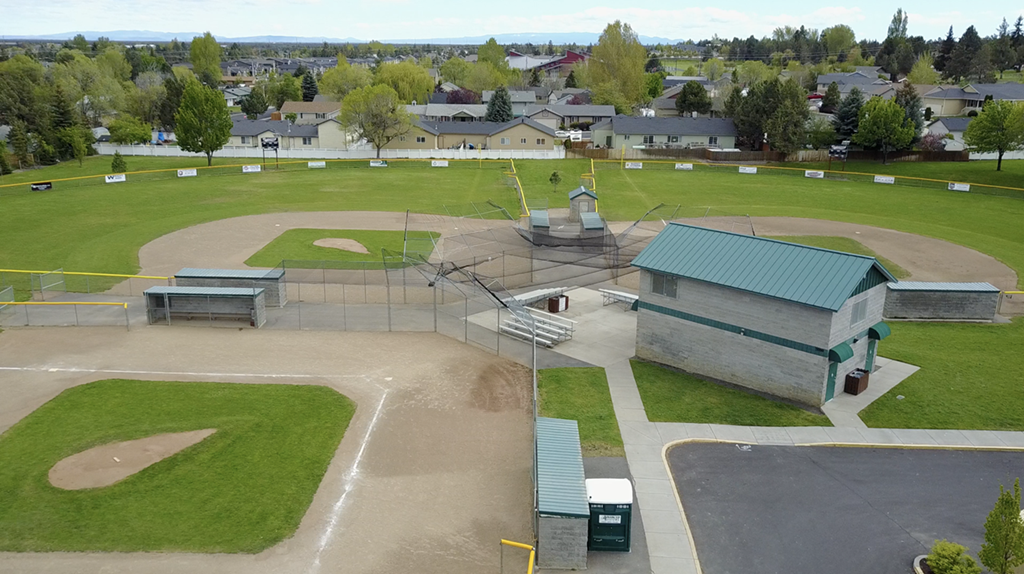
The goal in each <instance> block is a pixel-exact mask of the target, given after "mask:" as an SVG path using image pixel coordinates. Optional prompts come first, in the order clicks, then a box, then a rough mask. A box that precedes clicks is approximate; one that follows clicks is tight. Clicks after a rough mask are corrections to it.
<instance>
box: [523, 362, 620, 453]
mask: <svg viewBox="0 0 1024 574" xmlns="http://www.w3.org/2000/svg"><path fill="white" fill-rule="evenodd" d="M537 388H538V393H539V394H540V404H539V407H538V408H539V410H540V415H541V416H544V417H553V418H558V419H572V420H575V421H577V422H578V423H579V427H580V443H581V444H582V446H583V456H625V451H624V450H623V449H622V437H621V436H620V435H619V423H618V422H617V421H616V420H615V411H614V409H613V408H612V396H611V393H610V392H609V391H608V378H607V377H606V376H605V372H604V369H602V368H600V367H584V368H569V367H566V368H560V369H543V370H541V371H537Z"/></svg>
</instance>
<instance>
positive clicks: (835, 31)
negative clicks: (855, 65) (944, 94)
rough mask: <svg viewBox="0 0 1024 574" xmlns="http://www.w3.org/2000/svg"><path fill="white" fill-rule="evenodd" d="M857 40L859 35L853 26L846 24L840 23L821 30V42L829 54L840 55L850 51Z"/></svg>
mask: <svg viewBox="0 0 1024 574" xmlns="http://www.w3.org/2000/svg"><path fill="white" fill-rule="evenodd" d="M856 41H857V35H856V34H854V32H853V28H850V27H849V26H847V25H846V24H839V25H838V26H832V27H831V28H825V29H824V30H822V31H821V43H822V45H824V47H825V51H826V52H827V53H828V55H829V56H837V57H838V56H839V54H842V53H845V52H848V51H849V49H850V47H851V46H853V44H854V43H855V42H856Z"/></svg>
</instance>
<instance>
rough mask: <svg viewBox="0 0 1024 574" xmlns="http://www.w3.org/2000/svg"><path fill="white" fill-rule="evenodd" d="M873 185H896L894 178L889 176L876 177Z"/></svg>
mask: <svg viewBox="0 0 1024 574" xmlns="http://www.w3.org/2000/svg"><path fill="white" fill-rule="evenodd" d="M875 183H888V184H889V185H892V184H894V183H896V178H895V177H893V176H891V175H876V176H875Z"/></svg>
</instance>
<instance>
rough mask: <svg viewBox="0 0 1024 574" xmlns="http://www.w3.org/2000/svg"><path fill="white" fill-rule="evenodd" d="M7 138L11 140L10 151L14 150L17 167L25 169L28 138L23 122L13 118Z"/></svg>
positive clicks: (27, 162)
mask: <svg viewBox="0 0 1024 574" xmlns="http://www.w3.org/2000/svg"><path fill="white" fill-rule="evenodd" d="M7 138H8V139H9V140H10V142H11V151H13V152H14V157H15V159H17V160H18V169H25V168H26V167H28V166H29V153H28V149H29V139H28V132H27V131H25V123H24V122H22V121H21V120H18V119H15V120H13V121H12V122H11V132H10V134H8V136H7Z"/></svg>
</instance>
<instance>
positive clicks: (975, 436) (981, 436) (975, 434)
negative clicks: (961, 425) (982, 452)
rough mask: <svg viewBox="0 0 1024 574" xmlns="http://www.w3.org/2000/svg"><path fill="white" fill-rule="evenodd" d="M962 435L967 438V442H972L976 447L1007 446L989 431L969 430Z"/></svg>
mask: <svg viewBox="0 0 1024 574" xmlns="http://www.w3.org/2000/svg"><path fill="white" fill-rule="evenodd" d="M962 434H963V435H964V436H965V437H967V440H969V441H971V444H973V445H974V446H980V447H994V446H995V447H1002V446H1006V443H1004V442H1003V441H1001V440H999V437H997V436H996V435H995V433H993V432H992V431H987V430H969V431H963V432H962Z"/></svg>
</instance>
